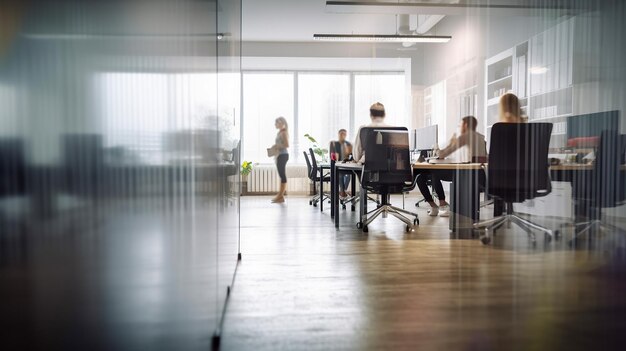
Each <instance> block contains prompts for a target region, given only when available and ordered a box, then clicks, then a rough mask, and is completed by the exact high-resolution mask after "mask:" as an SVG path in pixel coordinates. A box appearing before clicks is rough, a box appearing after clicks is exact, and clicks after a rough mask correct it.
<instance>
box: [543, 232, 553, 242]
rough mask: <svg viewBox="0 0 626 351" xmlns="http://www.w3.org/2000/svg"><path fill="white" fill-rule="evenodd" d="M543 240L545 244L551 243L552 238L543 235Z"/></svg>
mask: <svg viewBox="0 0 626 351" xmlns="http://www.w3.org/2000/svg"><path fill="white" fill-rule="evenodd" d="M543 239H544V240H545V241H546V243H549V242H551V241H552V236H550V235H548V234H544V235H543Z"/></svg>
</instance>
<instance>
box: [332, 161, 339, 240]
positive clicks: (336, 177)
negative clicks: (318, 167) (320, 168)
mask: <svg viewBox="0 0 626 351" xmlns="http://www.w3.org/2000/svg"><path fill="white" fill-rule="evenodd" d="M339 177H341V171H339V170H336V169H335V173H334V174H333V182H334V183H335V191H334V192H333V207H334V208H335V218H334V219H335V228H339V191H337V190H338V188H339Z"/></svg>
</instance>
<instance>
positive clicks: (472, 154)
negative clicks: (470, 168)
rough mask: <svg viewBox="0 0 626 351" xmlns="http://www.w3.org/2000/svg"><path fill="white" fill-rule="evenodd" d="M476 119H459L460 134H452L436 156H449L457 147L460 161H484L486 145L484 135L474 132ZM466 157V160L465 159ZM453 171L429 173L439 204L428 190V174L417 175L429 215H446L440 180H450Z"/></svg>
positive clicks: (469, 117) (445, 204)
mask: <svg viewBox="0 0 626 351" xmlns="http://www.w3.org/2000/svg"><path fill="white" fill-rule="evenodd" d="M477 124H478V121H477V120H476V118H475V117H473V116H467V117H463V119H462V120H461V135H459V136H458V137H457V136H456V135H453V136H452V139H451V140H450V143H449V144H448V146H446V147H445V148H444V149H443V150H440V151H439V155H438V158H440V159H442V158H445V157H446V156H449V155H450V154H452V153H453V152H455V151H456V150H458V149H461V148H463V149H461V150H460V151H462V152H463V153H462V154H461V158H462V159H463V160H462V161H468V162H486V160H487V145H486V143H485V136H484V135H482V134H480V133H478V132H476V126H477ZM466 159H467V160H466ZM452 172H453V171H443V170H438V171H436V172H432V173H431V177H432V185H433V189H434V190H435V193H437V197H438V198H439V206H437V203H435V201H434V200H433V196H432V194H431V193H430V191H429V190H428V184H427V181H428V175H427V174H421V175H420V176H419V177H417V186H418V187H419V189H420V192H421V193H422V195H423V196H424V200H426V202H428V204H429V205H430V207H431V209H430V210H429V211H428V215H429V216H437V215H439V216H440V217H448V216H449V215H450V213H449V205H448V203H447V202H446V194H445V193H444V191H443V186H442V185H441V181H442V180H445V181H452V177H453V175H454V174H453V173H452Z"/></svg>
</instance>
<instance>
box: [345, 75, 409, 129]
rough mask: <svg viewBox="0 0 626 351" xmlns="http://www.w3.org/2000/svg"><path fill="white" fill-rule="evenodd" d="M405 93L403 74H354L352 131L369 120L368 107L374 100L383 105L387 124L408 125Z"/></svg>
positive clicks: (406, 92)
mask: <svg viewBox="0 0 626 351" xmlns="http://www.w3.org/2000/svg"><path fill="white" fill-rule="evenodd" d="M407 94H409V92H408V91H407V89H406V84H405V75H404V74H399V73H398V74H365V73H364V74H355V76H354V131H356V129H358V128H359V127H360V126H362V125H364V124H367V123H369V122H370V110H369V109H370V106H371V105H372V104H373V103H375V102H380V103H382V104H383V105H385V112H386V115H387V117H385V120H386V122H387V123H388V124H390V125H394V126H407V127H408V125H407V122H408V121H409V118H408V116H406V113H407V112H406V111H407V106H406V101H407Z"/></svg>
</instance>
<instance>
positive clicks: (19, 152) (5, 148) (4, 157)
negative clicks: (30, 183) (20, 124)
mask: <svg viewBox="0 0 626 351" xmlns="http://www.w3.org/2000/svg"><path fill="white" fill-rule="evenodd" d="M25 191H26V160H25V157H24V144H23V142H22V140H20V139H18V138H1V139H0V197H3V196H8V195H21V194H24V193H25Z"/></svg>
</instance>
